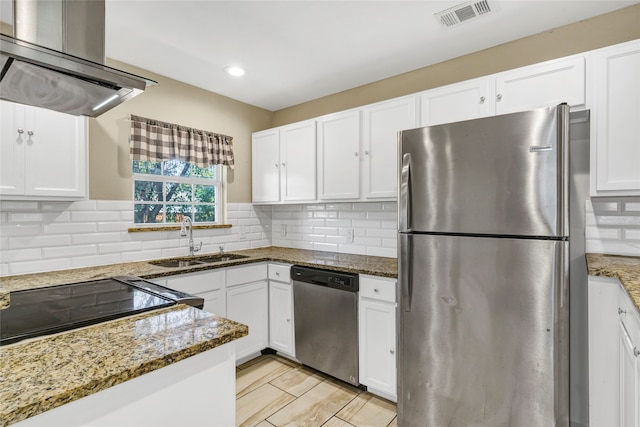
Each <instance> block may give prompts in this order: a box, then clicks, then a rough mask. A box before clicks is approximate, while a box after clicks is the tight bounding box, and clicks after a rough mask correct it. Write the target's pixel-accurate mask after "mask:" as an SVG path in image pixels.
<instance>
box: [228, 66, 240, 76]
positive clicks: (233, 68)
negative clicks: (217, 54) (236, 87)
mask: <svg viewBox="0 0 640 427" xmlns="http://www.w3.org/2000/svg"><path fill="white" fill-rule="evenodd" d="M224 70H225V71H226V72H227V74H230V75H232V76H235V77H240V76H243V75H244V70H243V69H242V68H240V67H236V66H235V65H233V66H229V67H226V68H225V69H224Z"/></svg>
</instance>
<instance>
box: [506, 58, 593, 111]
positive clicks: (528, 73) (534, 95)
mask: <svg viewBox="0 0 640 427" xmlns="http://www.w3.org/2000/svg"><path fill="white" fill-rule="evenodd" d="M563 102H566V103H567V104H569V105H571V106H572V107H583V106H584V105H585V59H584V57H582V56H576V57H571V58H566V59H560V60H553V61H547V62H543V63H541V64H537V65H532V66H528V67H523V68H518V69H516V70H512V71H505V72H504V73H500V74H497V75H496V114H505V113H513V112H516V111H526V110H531V109H534V108H541V107H550V106H553V105H557V104H560V103H563Z"/></svg>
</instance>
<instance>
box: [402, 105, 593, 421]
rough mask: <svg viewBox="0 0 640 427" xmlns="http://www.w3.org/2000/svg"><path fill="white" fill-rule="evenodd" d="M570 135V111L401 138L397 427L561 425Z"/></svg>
mask: <svg viewBox="0 0 640 427" xmlns="http://www.w3.org/2000/svg"><path fill="white" fill-rule="evenodd" d="M569 136H570V114H569V107H568V106H567V105H566V104H561V105H558V106H554V107H550V108H542V109H537V110H531V111H526V112H521V113H513V114H505V115H500V116H494V117H488V118H483V119H477V120H469V121H463V122H456V123H451V124H446V125H439V126H431V127H425V128H419V129H411V130H406V131H402V132H401V133H400V136H399V159H400V165H399V166H400V167H399V175H400V176H399V188H400V197H399V202H398V224H399V233H398V257H399V272H398V273H399V276H398V279H399V289H400V294H401V295H400V308H399V310H398V313H399V314H398V315H399V324H400V334H399V338H398V341H399V342H398V344H399V352H398V373H399V375H398V378H399V381H398V422H399V425H400V426H401V427H441V426H449V427H453V426H460V427H463V426H464V427H472V426H487V427H489V426H490V427H499V426H544V427H549V426H568V425H569V412H570V404H569V401H570V398H569V392H570V391H569V389H570V386H569V347H570V346H569V299H570V296H569V287H570V276H571V278H572V279H575V280H584V281H585V287H586V266H585V262H584V241H583V240H584V236H583V233H584V223H583V222H582V220H581V214H580V213H579V212H576V214H575V215H574V218H572V219H573V220H575V221H574V222H575V223H573V224H571V221H570V206H571V210H576V211H583V209H584V208H583V204H582V203H584V197H586V189H585V188H584V186H585V183H586V180H585V179H582V178H575V176H577V174H572V172H571V171H572V169H575V167H572V164H574V166H576V167H578V168H580V167H584V165H585V162H586V164H588V160H586V161H585V158H586V156H587V155H588V154H587V153H588V151H587V150H588V145H587V146H586V148H585V147H582V148H579V149H576V153H575V157H576V159H572V157H573V156H574V153H571V154H570V145H571V144H570V139H569ZM587 142H588V139H587ZM583 172H584V171H583ZM587 173H588V171H587ZM574 175H575V176H574ZM579 186H580V187H581V188H577V187H579ZM580 200H582V202H581V201H580ZM581 222H582V223H581ZM574 230H575V231H574ZM573 234H575V235H576V236H575V239H574V238H573ZM574 240H575V242H574ZM570 251H571V253H570ZM571 266H573V267H571ZM570 270H575V271H571V272H570ZM585 307H586V303H585ZM585 313H586V312H584V313H582V316H583V317H584V316H586V314H585ZM585 324H586V322H585ZM581 345H582V346H583V348H585V345H586V344H584V343H583V344H581ZM582 363H583V365H586V364H585V363H584V361H583V362H582ZM578 365H580V363H577V365H576V366H578ZM582 394H586V392H584V390H583V391H582Z"/></svg>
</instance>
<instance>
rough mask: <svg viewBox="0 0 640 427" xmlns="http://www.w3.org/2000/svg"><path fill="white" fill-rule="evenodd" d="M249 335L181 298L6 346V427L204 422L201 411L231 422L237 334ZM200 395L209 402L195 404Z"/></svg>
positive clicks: (1, 369) (1, 399) (2, 369)
mask: <svg viewBox="0 0 640 427" xmlns="http://www.w3.org/2000/svg"><path fill="white" fill-rule="evenodd" d="M0 316H1V313H0ZM247 333H248V329H247V327H246V326H245V325H242V324H239V323H236V322H233V321H231V320H228V319H224V318H221V317H219V316H216V315H213V314H210V313H207V312H204V311H202V310H198V309H196V308H193V307H189V306H186V305H176V306H172V307H168V308H164V309H161V310H156V311H151V312H146V313H143V314H139V315H135V316H129V317H125V318H121V319H118V320H113V321H109V322H104V323H100V324H97V325H93V326H89V327H85V328H81V329H75V330H72V331H68V332H63V333H59V334H57V335H50V336H46V337H40V338H36V339H30V340H25V341H21V342H18V343H15V344H11V345H7V346H4V347H1V348H0V360H1V361H2V363H1V364H0V384H2V387H1V389H0V426H6V425H10V424H13V423H16V422H19V421H21V420H25V419H26V421H25V422H24V423H20V424H19V425H25V426H27V425H43V426H44V425H46V426H52V425H66V426H68V425H113V423H114V422H116V423H118V425H133V424H135V425H171V424H172V421H171V420H174V421H175V420H182V422H186V423H188V424H189V421H188V420H191V421H195V422H197V421H198V420H200V421H201V422H200V423H204V422H203V420H202V414H201V415H197V413H198V412H202V410H203V409H204V410H206V413H207V415H206V417H207V418H206V419H207V420H215V419H216V418H215V417H216V416H217V417H219V418H217V419H219V420H225V421H222V422H223V424H225V425H226V424H227V423H231V421H233V420H234V419H235V363H234V362H235V347H234V343H233V341H234V340H236V339H238V338H241V337H243V336H245V335H247ZM160 368H164V369H160ZM194 370H195V371H194ZM216 383H217V384H218V388H214V389H212V384H216ZM172 387H173V388H172ZM176 387H177V388H176ZM178 390H179V391H180V393H176V391H178ZM87 396H88V398H87ZM81 398H84V399H81ZM198 401H200V402H201V403H206V406H204V408H203V407H202V405H201V407H200V408H198V406H197V405H196V406H194V407H192V405H194V404H195V403H197V402H198ZM167 404H170V406H167ZM186 407H192V409H191V410H190V411H186V412H182V410H177V408H186ZM54 408H57V409H54ZM216 409H217V410H218V411H219V412H218V413H217V415H215V416H214V415H213V412H212V411H215V410H216ZM38 414H40V415H38ZM132 414H135V417H132ZM176 416H177V417H178V418H176ZM30 417H33V418H30ZM154 417H155V418H154ZM199 417H200V418H199ZM212 417H213V418H212ZM122 419H126V420H127V423H125V424H122V423H120V422H119V420H122ZM158 419H159V420H163V422H161V423H159V422H158Z"/></svg>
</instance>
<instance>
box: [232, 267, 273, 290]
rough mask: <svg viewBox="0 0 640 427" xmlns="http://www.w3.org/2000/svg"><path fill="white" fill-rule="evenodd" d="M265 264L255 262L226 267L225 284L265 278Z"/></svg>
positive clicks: (233, 284) (236, 283) (238, 283)
mask: <svg viewBox="0 0 640 427" xmlns="http://www.w3.org/2000/svg"><path fill="white" fill-rule="evenodd" d="M266 278H267V264H264V263H263V264H255V265H249V266H242V267H236V268H229V269H227V286H235V285H240V284H242V283H251V282H257V281H258V280H266Z"/></svg>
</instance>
